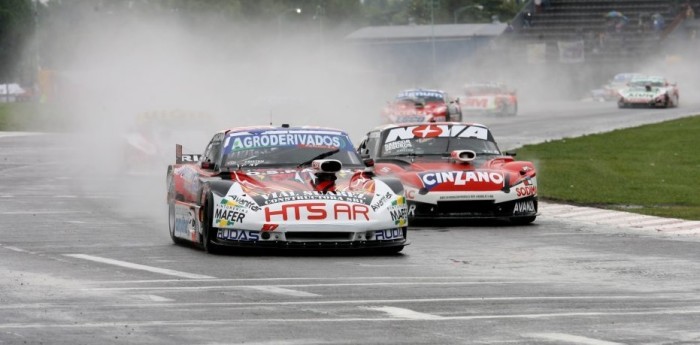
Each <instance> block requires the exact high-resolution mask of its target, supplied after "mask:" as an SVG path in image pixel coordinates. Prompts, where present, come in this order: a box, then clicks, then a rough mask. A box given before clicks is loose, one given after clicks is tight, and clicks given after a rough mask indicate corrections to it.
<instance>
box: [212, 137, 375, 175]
mask: <svg viewBox="0 0 700 345" xmlns="http://www.w3.org/2000/svg"><path fill="white" fill-rule="evenodd" d="M333 152H334V153H333ZM317 157H321V158H324V159H337V160H339V161H340V162H341V163H342V164H343V165H362V162H361V160H360V157H359V156H358V155H357V152H356V151H355V149H354V147H353V145H352V142H351V141H350V138H349V137H348V136H347V135H346V134H344V133H342V132H334V131H320V130H303V129H300V130H295V129H290V130H282V131H280V130H272V131H250V132H236V133H231V134H229V135H228V136H227V137H226V140H225V142H224V150H223V153H222V163H223V164H222V166H223V167H228V168H230V167H236V166H240V167H264V166H275V167H279V166H291V167H297V166H299V165H300V164H302V163H305V162H308V161H309V160H313V159H318V158H317Z"/></svg>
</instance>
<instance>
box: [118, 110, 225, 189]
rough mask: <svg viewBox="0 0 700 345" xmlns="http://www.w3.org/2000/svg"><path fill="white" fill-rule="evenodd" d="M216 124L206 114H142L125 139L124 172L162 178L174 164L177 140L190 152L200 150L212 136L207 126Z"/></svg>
mask: <svg viewBox="0 0 700 345" xmlns="http://www.w3.org/2000/svg"><path fill="white" fill-rule="evenodd" d="M211 120H212V117H211V116H210V115H209V114H207V113H205V112H197V111H186V110H179V109H170V110H152V111H145V112H142V113H139V114H137V115H136V117H135V118H134V120H133V122H132V123H131V124H130V125H129V128H127V130H126V131H125V133H124V135H123V143H122V155H123V160H122V162H123V164H124V166H123V170H124V172H125V173H126V174H127V175H132V176H133V175H156V176H162V174H163V165H166V164H168V163H169V162H171V159H172V155H173V153H174V152H175V151H174V149H173V148H174V146H175V142H176V140H177V141H179V143H180V144H182V145H184V146H185V147H188V148H193V147H198V148H199V145H201V144H202V142H204V141H205V140H207V139H208V138H209V136H210V134H211V132H210V131H204V130H203V128H202V127H203V126H204V125H203V124H206V123H208V122H210V121H211Z"/></svg>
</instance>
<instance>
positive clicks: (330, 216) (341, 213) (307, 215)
mask: <svg viewBox="0 0 700 345" xmlns="http://www.w3.org/2000/svg"><path fill="white" fill-rule="evenodd" d="M264 210H265V222H279V221H326V220H344V221H361V222H366V221H369V206H367V205H361V204H350V203H344V202H338V203H332V204H327V203H325V202H304V203H294V204H282V205H272V206H266V207H265V208H264Z"/></svg>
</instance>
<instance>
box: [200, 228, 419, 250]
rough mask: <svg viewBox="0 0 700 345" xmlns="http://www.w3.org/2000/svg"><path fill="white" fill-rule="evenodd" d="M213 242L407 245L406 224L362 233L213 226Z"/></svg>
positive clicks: (303, 246)
mask: <svg viewBox="0 0 700 345" xmlns="http://www.w3.org/2000/svg"><path fill="white" fill-rule="evenodd" d="M243 232H245V234H246V235H243ZM368 234H371V235H368ZM213 242H214V243H215V244H218V245H221V246H226V247H241V248H289V249H374V248H389V247H400V246H406V245H409V244H410V242H409V241H408V240H407V227H403V228H396V229H386V230H369V231H362V232H338V231H333V232H324V231H289V232H277V231H272V232H263V231H259V232H258V231H250V230H236V229H217V236H216V238H215V239H213Z"/></svg>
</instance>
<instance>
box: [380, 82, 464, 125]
mask: <svg viewBox="0 0 700 345" xmlns="http://www.w3.org/2000/svg"><path fill="white" fill-rule="evenodd" d="M382 117H383V118H384V121H385V122H386V123H406V122H436V121H461V120H462V109H461V107H460V106H459V99H453V98H451V97H450V96H449V95H448V94H447V93H446V92H444V91H440V90H427V89H412V90H406V91H403V92H401V93H399V94H398V95H397V96H396V98H394V100H393V101H392V102H389V103H388V104H387V106H386V107H384V109H383V110H382Z"/></svg>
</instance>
